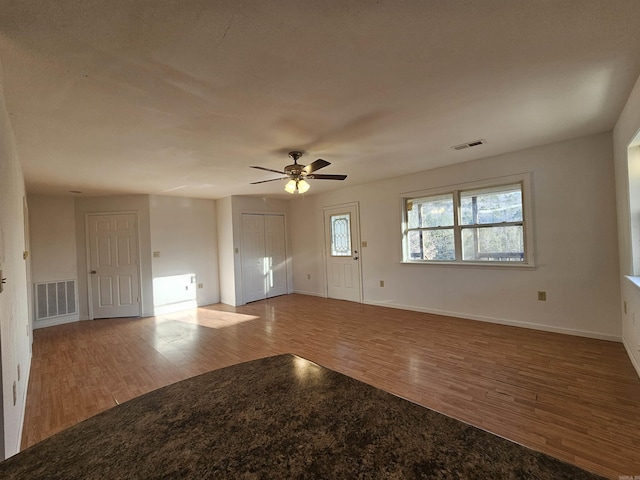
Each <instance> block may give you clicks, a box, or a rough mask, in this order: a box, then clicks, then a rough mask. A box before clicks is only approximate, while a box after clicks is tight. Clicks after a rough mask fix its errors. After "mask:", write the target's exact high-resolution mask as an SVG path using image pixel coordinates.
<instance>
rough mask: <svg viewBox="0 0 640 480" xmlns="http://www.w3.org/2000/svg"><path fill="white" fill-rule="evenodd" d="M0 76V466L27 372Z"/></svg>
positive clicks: (24, 277)
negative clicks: (0, 280) (0, 282)
mask: <svg viewBox="0 0 640 480" xmlns="http://www.w3.org/2000/svg"><path fill="white" fill-rule="evenodd" d="M1 70H2V68H1V65H0V270H2V277H4V278H6V279H7V281H6V284H4V285H3V290H4V291H3V292H2V293H0V362H1V369H0V380H1V381H2V390H1V393H0V396H1V398H0V408H2V412H1V415H0V460H1V459H4V458H6V457H9V456H11V455H14V454H15V453H17V452H18V451H19V450H20V438H21V436H22V422H23V419H24V407H25V399H26V393H27V380H28V378H29V369H30V366H31V341H30V339H31V331H30V322H29V308H28V305H29V294H28V284H27V282H28V277H29V276H28V262H27V261H25V260H24V259H23V252H24V251H25V250H26V244H25V225H26V224H27V219H26V218H25V215H24V209H25V205H26V200H25V196H26V193H25V188H24V178H23V175H22V168H21V166H20V162H19V159H18V154H17V152H16V149H15V140H14V137H13V133H12V130H11V124H10V122H9V116H8V114H7V110H6V106H5V103H4V95H3V93H2V74H1ZM18 368H20V377H19V378H18ZM14 383H15V391H16V401H15V402H14V401H13V395H14V394H13V389H14V387H13V385H14Z"/></svg>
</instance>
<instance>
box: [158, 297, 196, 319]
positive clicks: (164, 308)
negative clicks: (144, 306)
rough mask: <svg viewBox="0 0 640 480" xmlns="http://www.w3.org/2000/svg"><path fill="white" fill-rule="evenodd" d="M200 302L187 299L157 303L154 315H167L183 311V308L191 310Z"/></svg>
mask: <svg viewBox="0 0 640 480" xmlns="http://www.w3.org/2000/svg"><path fill="white" fill-rule="evenodd" d="M197 307H198V304H197V303H196V301H195V300H187V301H185V302H176V303H170V304H168V305H157V306H154V307H153V316H157V315H165V314H167V313H175V312H181V311H183V310H191V309H192V308H197Z"/></svg>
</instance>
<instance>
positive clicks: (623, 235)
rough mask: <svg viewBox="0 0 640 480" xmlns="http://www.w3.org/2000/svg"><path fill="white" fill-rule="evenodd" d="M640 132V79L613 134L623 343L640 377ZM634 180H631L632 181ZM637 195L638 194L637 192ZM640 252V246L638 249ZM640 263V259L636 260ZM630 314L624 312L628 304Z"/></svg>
mask: <svg viewBox="0 0 640 480" xmlns="http://www.w3.org/2000/svg"><path fill="white" fill-rule="evenodd" d="M639 130H640V79H638V82H636V85H635V87H634V89H633V91H632V92H631V95H630V96H629V99H628V100H627V103H626V105H625V107H624V109H623V111H622V114H621V115H620V118H619V119H618V123H617V124H616V127H615V128H614V130H613V148H614V158H615V171H616V193H617V195H616V201H617V211H618V244H619V250H620V274H621V278H620V283H621V293H622V298H621V303H622V309H621V310H622V314H621V318H622V341H623V343H624V346H625V348H626V349H627V352H628V353H629V357H630V358H631V360H632V362H633V364H634V366H635V368H636V371H637V372H638V374H639V375H640V286H639V285H638V284H637V283H636V282H633V281H631V280H629V279H627V278H626V276H627V275H634V274H635V275H638V274H639V273H640V272H637V271H636V272H634V267H633V265H634V258H633V249H632V244H631V238H632V235H631V230H632V229H631V221H630V210H629V182H630V181H631V184H632V185H634V187H637V186H638V185H640V171H639V170H637V169H632V170H631V175H630V172H629V169H628V156H627V148H628V146H629V145H630V143H631V142H632V141H633V139H634V138H636V136H637V135H638V131H639ZM630 177H631V178H630ZM635 194H636V195H637V192H635ZM636 251H637V252H640V245H639V246H638V247H637V248H636ZM635 263H636V264H637V263H638V258H636V259H635ZM625 302H626V304H627V311H626V313H625V312H624V303H625Z"/></svg>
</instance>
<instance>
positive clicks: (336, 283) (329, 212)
mask: <svg viewBox="0 0 640 480" xmlns="http://www.w3.org/2000/svg"><path fill="white" fill-rule="evenodd" d="M324 232H325V259H326V271H327V296H328V297H329V298H335V299H338V300H349V301H352V302H359V303H361V302H362V280H361V268H360V215H359V210H358V204H357V203H352V204H347V205H338V206H336V207H327V208H325V209H324Z"/></svg>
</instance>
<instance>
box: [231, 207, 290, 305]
mask: <svg viewBox="0 0 640 480" xmlns="http://www.w3.org/2000/svg"><path fill="white" fill-rule="evenodd" d="M242 284H243V295H244V302H245V303H248V302H255V301H256V300H263V299H265V298H268V297H275V296H277V295H284V294H286V293H287V252H286V241H285V225H284V216H283V215H262V214H256V215H253V214H243V215H242Z"/></svg>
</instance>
